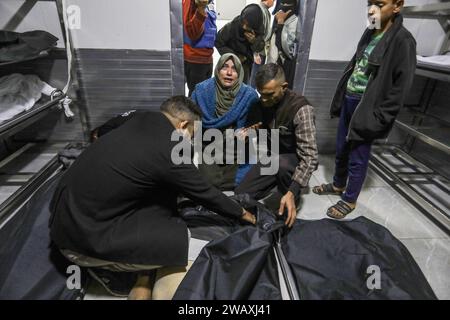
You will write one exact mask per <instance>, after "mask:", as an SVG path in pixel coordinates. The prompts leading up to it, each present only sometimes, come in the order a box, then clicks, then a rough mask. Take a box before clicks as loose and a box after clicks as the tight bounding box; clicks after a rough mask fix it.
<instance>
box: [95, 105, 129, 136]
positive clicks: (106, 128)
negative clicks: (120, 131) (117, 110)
mask: <svg viewBox="0 0 450 320" xmlns="http://www.w3.org/2000/svg"><path fill="white" fill-rule="evenodd" d="M135 114H136V112H134V111H130V112H127V113H124V114H121V115H118V116H116V117H114V118H112V119H110V120H108V121H107V122H105V123H104V124H102V125H101V126H100V127H98V128H97V129H95V130H97V136H98V137H99V138H100V137H101V136H103V135H105V134H107V133H108V132H110V131H112V130H114V129H117V128H118V127H120V126H121V125H123V124H124V123H125V122H127V121H128V120H130V119H132V118H133V116H134V115H135Z"/></svg>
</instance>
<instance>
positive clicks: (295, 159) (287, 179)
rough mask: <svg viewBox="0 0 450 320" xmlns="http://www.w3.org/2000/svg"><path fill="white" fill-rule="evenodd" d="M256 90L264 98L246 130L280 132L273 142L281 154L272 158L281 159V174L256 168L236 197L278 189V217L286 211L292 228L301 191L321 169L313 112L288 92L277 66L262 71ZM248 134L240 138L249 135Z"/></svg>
mask: <svg viewBox="0 0 450 320" xmlns="http://www.w3.org/2000/svg"><path fill="white" fill-rule="evenodd" d="M256 87H257V89H258V92H259V93H260V95H261V97H260V103H259V104H255V105H254V106H253V108H252V109H250V112H249V116H248V118H247V122H248V124H247V128H251V127H253V126H254V125H255V124H258V127H259V128H261V129H272V130H279V141H274V140H275V139H273V138H272V137H271V139H270V143H271V144H274V143H279V154H278V155H272V156H278V158H277V159H278V161H279V170H278V172H277V173H276V174H273V175H263V174H262V170H261V168H262V167H264V165H262V164H259V163H258V164H256V165H254V166H253V167H252V168H251V169H250V171H249V172H248V173H247V175H246V176H245V177H244V179H243V181H242V182H241V184H240V185H239V186H238V187H237V188H236V189H235V193H236V194H241V193H247V194H250V195H251V196H252V197H253V198H255V199H262V198H264V197H266V196H267V195H269V194H270V191H271V190H272V189H273V188H274V187H275V186H277V187H278V190H279V191H280V192H281V193H282V194H283V197H282V198H281V202H280V207H279V213H280V214H283V212H284V210H285V209H286V210H287V219H286V224H287V225H289V227H292V225H293V224H294V222H295V219H296V216H297V208H296V203H298V202H299V198H300V194H301V191H302V189H304V188H306V187H308V183H309V179H310V178H311V175H312V173H313V172H314V171H315V170H316V169H317V165H318V159H317V158H318V151H317V144H316V126H315V117H314V108H313V107H312V106H311V105H310V104H309V102H308V101H307V100H306V98H305V97H303V96H301V95H299V94H297V93H295V92H293V91H291V90H289V89H288V83H287V82H286V77H285V74H284V71H283V69H282V68H281V66H279V65H277V64H274V63H269V64H266V65H264V66H262V67H261V69H260V70H259V71H258V73H257V74H256ZM259 124H261V125H259ZM245 130H247V129H244V130H243V131H242V132H241V137H245V136H246V135H248V133H247V132H245ZM270 149H272V148H270Z"/></svg>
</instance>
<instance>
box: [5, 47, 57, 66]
mask: <svg viewBox="0 0 450 320" xmlns="http://www.w3.org/2000/svg"><path fill="white" fill-rule="evenodd" d="M50 50H52V49H48V50H43V51H41V52H40V53H39V54H38V55H35V56H31V57H28V58H26V59H21V60H14V61H5V62H1V63H0V67H2V66H7V65H11V64H16V63H22V62H26V61H31V60H36V59H40V58H45V57H48V56H49V55H50Z"/></svg>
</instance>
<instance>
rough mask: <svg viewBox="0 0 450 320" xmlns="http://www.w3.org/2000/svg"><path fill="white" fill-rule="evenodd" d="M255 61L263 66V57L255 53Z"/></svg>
mask: <svg viewBox="0 0 450 320" xmlns="http://www.w3.org/2000/svg"><path fill="white" fill-rule="evenodd" d="M253 60H254V61H255V63H256V64H261V63H262V58H261V55H260V54H259V53H255V54H254V55H253Z"/></svg>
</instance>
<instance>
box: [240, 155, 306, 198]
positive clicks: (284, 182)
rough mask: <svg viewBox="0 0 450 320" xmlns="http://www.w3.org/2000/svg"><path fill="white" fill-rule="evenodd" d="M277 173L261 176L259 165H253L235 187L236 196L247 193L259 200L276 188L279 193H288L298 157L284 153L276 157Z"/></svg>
mask: <svg viewBox="0 0 450 320" xmlns="http://www.w3.org/2000/svg"><path fill="white" fill-rule="evenodd" d="M276 161H279V169H278V173H277V174H275V175H271V176H264V175H261V167H268V166H263V165H261V164H259V163H258V164H255V165H254V166H253V167H252V168H251V169H250V171H249V172H248V173H247V175H246V176H245V177H244V179H243V180H242V182H241V184H239V186H237V187H236V189H235V190H234V192H235V193H236V194H242V193H248V194H249V195H250V196H251V197H252V198H254V199H256V200H259V199H262V198H264V197H266V196H268V195H269V193H270V191H271V190H272V189H273V188H274V187H276V186H277V187H278V190H279V191H280V193H282V194H285V193H286V192H288V190H289V187H290V186H291V183H292V175H293V174H294V172H295V168H296V167H297V165H298V161H299V159H298V157H297V155H296V154H295V153H286V154H281V155H279V156H278V158H277V160H276Z"/></svg>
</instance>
